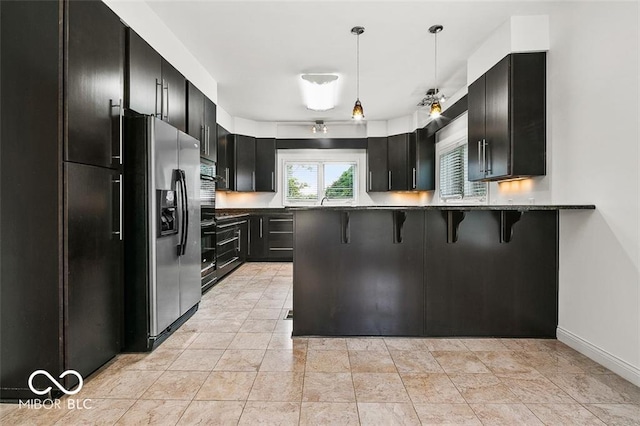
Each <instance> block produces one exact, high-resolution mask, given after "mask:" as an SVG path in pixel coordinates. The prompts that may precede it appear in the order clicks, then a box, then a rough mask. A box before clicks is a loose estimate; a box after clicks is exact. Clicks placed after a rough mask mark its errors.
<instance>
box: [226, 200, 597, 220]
mask: <svg viewBox="0 0 640 426" xmlns="http://www.w3.org/2000/svg"><path fill="white" fill-rule="evenodd" d="M595 208H596V206H595V205H594V204H505V205H428V206H299V207H298V206H288V207H274V208H267V207H256V208H251V207H245V208H224V209H217V211H219V212H229V214H228V215H227V214H225V215H222V216H219V219H228V218H232V217H239V216H246V215H248V214H249V213H288V212H296V211H306V210H329V211H332V210H333V211H336V210H340V211H344V210H444V211H447V210H449V211H470V210H489V211H496V210H497V211H521V212H524V211H540V210H595Z"/></svg>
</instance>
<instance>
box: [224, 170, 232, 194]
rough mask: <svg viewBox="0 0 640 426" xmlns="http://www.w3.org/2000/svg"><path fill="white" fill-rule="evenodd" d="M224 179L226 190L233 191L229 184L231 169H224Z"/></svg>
mask: <svg viewBox="0 0 640 426" xmlns="http://www.w3.org/2000/svg"><path fill="white" fill-rule="evenodd" d="M224 178H225V186H226V189H231V185H230V184H229V168H228V167H225V168H224Z"/></svg>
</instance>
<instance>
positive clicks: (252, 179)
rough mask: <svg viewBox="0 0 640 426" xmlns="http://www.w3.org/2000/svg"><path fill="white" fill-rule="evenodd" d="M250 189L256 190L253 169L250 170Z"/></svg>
mask: <svg viewBox="0 0 640 426" xmlns="http://www.w3.org/2000/svg"><path fill="white" fill-rule="evenodd" d="M251 190H252V191H255V190H256V172H255V170H254V171H252V172H251Z"/></svg>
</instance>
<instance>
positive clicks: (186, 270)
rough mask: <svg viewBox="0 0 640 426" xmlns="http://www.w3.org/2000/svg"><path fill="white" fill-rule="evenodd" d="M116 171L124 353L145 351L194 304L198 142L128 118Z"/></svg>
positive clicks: (151, 120)
mask: <svg viewBox="0 0 640 426" xmlns="http://www.w3.org/2000/svg"><path fill="white" fill-rule="evenodd" d="M124 164H125V170H124V172H125V180H124V181H125V183H126V184H125V191H124V194H125V199H124V210H125V215H124V222H125V223H124V241H125V248H124V257H125V310H124V313H125V318H124V319H125V321H124V350H125V351H136V352H138V351H151V350H153V349H154V348H156V347H157V346H158V345H159V344H160V343H161V342H162V341H163V340H164V339H166V338H167V337H168V336H169V335H171V333H172V332H173V331H174V330H175V329H177V328H178V327H180V325H182V323H184V322H185V321H186V320H187V319H188V318H189V317H190V316H191V315H193V314H194V313H195V311H196V310H197V309H198V304H199V302H200V296H201V290H200V267H201V259H200V254H201V253H200V147H199V142H198V140H196V139H194V138H192V137H191V136H189V135H187V134H186V133H183V132H181V131H179V130H178V129H176V128H175V127H173V126H171V125H170V124H167V123H166V122H164V121H162V120H160V119H158V118H156V117H154V116H128V117H126V119H125V159H124Z"/></svg>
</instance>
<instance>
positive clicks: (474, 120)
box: [467, 75, 485, 181]
mask: <svg viewBox="0 0 640 426" xmlns="http://www.w3.org/2000/svg"><path fill="white" fill-rule="evenodd" d="M467 102H468V105H469V107H468V108H469V109H468V111H469V112H468V115H467V120H468V137H467V140H468V142H467V147H468V149H467V152H468V154H467V165H468V169H469V180H470V181H477V180H481V179H484V169H483V167H484V166H483V157H482V144H483V143H484V141H485V121H484V119H485V77H484V75H483V76H482V77H480V78H479V79H477V80H476V81H474V82H473V83H471V85H469V94H468V95H467Z"/></svg>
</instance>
